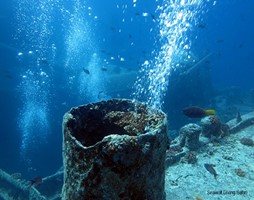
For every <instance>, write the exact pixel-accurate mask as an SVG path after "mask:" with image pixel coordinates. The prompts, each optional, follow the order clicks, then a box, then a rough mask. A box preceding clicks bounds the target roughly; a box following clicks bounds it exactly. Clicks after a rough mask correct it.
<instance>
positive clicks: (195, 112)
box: [183, 106, 215, 118]
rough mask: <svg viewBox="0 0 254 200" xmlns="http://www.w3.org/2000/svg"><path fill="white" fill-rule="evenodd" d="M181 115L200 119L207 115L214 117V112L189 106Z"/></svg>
mask: <svg viewBox="0 0 254 200" xmlns="http://www.w3.org/2000/svg"><path fill="white" fill-rule="evenodd" d="M183 114H185V115H186V116H187V117H190V118H202V117H205V116H208V115H215V110H205V109H203V108H200V107H197V106H191V107H187V108H184V109H183Z"/></svg>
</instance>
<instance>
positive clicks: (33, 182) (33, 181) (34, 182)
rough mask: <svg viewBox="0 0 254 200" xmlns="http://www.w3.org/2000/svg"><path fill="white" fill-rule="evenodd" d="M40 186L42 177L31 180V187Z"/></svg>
mask: <svg viewBox="0 0 254 200" xmlns="http://www.w3.org/2000/svg"><path fill="white" fill-rule="evenodd" d="M40 184H42V177H41V176H37V177H35V178H34V179H32V180H30V186H35V187H36V186H39V185H40Z"/></svg>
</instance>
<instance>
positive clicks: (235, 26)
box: [0, 0, 254, 179]
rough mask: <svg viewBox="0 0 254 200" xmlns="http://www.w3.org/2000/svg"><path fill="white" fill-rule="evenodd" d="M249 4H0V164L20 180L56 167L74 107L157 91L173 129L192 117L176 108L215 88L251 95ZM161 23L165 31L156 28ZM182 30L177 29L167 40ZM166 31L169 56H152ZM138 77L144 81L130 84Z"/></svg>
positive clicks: (48, 0)
mask: <svg viewBox="0 0 254 200" xmlns="http://www.w3.org/2000/svg"><path fill="white" fill-rule="evenodd" d="M173 2H179V3H182V4H184V3H185V2H187V3H190V4H191V3H193V5H190V8H188V9H187V10H184V9H182V10H181V9H180V10H177V9H175V10H174V8H172V7H170V8H168V6H170V5H171V4H172V3H173ZM195 2H196V3H195ZM167 8H168V10H167ZM253 8H254V2H252V1H250V0H242V1H240V0H231V1H229V0H227V1H213V0H210V1H203V2H202V4H201V3H200V5H199V1H184V0H183V1H170V0H168V1H166V0H164V1H163V0H151V1H145V0H137V1H134V0H133V1H123V0H120V1H117V2H116V1H102V0H87V1H79V0H74V1H68V0H66V1H64V0H56V1H52V0H44V1H42V0H40V1H36V2H35V1H32V0H12V1H7V0H2V1H1V2H0V26H1V32H0V55H1V57H0V84H1V85H0V93H1V101H0V102H1V104H0V106H1V115H0V116H1V117H0V126H1V131H0V158H1V159H0V168H1V169H4V170H5V171H7V172H9V173H14V172H21V173H22V174H23V176H24V177H26V178H27V179H30V178H32V177H35V176H38V175H40V176H46V175H49V174H51V173H53V172H55V171H56V170H57V169H58V168H60V166H61V165H62V117H63V115H64V113H65V112H67V111H68V110H69V109H70V108H71V107H73V106H78V105H80V104H85V103H89V102H95V101H100V100H106V99H110V98H136V97H137V98H138V99H139V100H142V101H145V102H146V101H147V102H153V101H150V100H151V99H149V98H150V97H151V96H152V97H151V98H152V100H153V93H152V95H151V94H149V91H151V90H150V89H151V88H155V90H157V91H159V94H158V93H156V94H154V95H159V98H158V99H159V103H158V102H157V103H155V105H156V106H158V105H160V108H161V109H162V110H163V111H165V112H166V113H168V118H169V128H170V129H172V130H176V129H179V128H180V127H181V126H183V125H184V124H186V123H188V122H189V121H188V119H186V118H185V117H184V116H183V115H182V113H181V109H182V108H183V107H186V106H188V105H200V106H202V107H211V106H212V107H213V106H216V102H215V99H216V97H218V93H219V92H218V91H221V90H224V89H225V90H226V89H228V88H231V89H232V88H236V90H237V91H240V93H247V94H248V95H249V94H251V90H253V89H254V80H253V74H254V68H253V62H254V61H253V56H252V55H253V51H254V50H253V45H254V38H253V35H254V29H253V26H252V24H253V19H254V14H253ZM164 10H166V11H167V12H166V11H165V12H166V13H167V14H169V13H171V10H172V13H174V12H175V13H176V14H178V17H179V19H180V18H181V17H182V16H183V15H184V14H186V13H185V12H187V15H186V19H185V18H184V20H183V21H182V22H181V23H182V24H183V25H184V23H186V26H183V25H179V24H178V23H180V22H178V21H177V22H176V25H179V26H176V29H174V24H173V22H172V24H170V23H169V22H170V18H169V19H168V20H169V21H168V22H167V24H166V23H165V24H163V21H162V20H163V19H164V20H165V19H167V18H166V17H167V16H166V17H165V16H164V17H165V18H163V17H162V16H161V13H163V12H164ZM173 11H174V12H173ZM178 11H179V13H177V12H178ZM169 16H170V15H169ZM164 26H166V28H168V29H167V31H169V32H166V33H164V32H163V31H165V30H164V29H163V27H164ZM171 27H172V29H171ZM179 27H180V28H184V30H183V33H182V34H180V32H173V35H174V34H175V35H176V34H179V37H175V36H170V34H171V32H170V31H171V30H173V29H174V30H175V31H178V30H179V29H177V28H179ZM185 29H187V30H185ZM163 34H166V35H167V36H168V35H169V36H170V37H169V38H167V36H166V37H164V38H162V37H161V35H163ZM172 37H173V39H174V38H175V40H176V42H175V43H170V44H171V45H173V44H174V45H175V47H174V48H173V50H174V51H175V52H173V54H172V56H178V55H179V57H178V58H177V59H175V60H176V61H175V60H173V61H171V57H169V58H168V57H167V56H168V54H167V55H164V54H162V55H160V56H158V55H159V52H160V51H161V50H162V46H163V45H164V44H167V42H168V39H172ZM175 40H173V41H175ZM171 42H172V41H171ZM185 46H186V48H185ZM181 48H183V52H181V51H180V50H182V49H181ZM167 50H168V51H169V49H167ZM178 50H179V51H178ZM181 53H182V54H181ZM169 54H170V53H169ZM170 55H171V54H170ZM155 58H156V59H155ZM164 58H166V59H165V60H166V61H163V59H164ZM202 58H205V59H204V60H202ZM167 59H169V60H170V62H169V61H168V60H167ZM174 61H175V62H176V63H173V62H174ZM198 61H201V63H200V64H198V65H197V66H195V64H196V63H198ZM145 63H149V66H148V67H147V68H145ZM150 63H151V64H150ZM160 63H162V64H163V65H162V66H160ZM171 63H172V65H173V66H174V67H173V68H171V67H170V64H171ZM156 67H157V68H156ZM160 67H161V68H160ZM191 67H194V68H193V70H192V69H191ZM155 68H156V69H158V73H159V72H161V71H162V70H163V69H165V74H163V76H162V79H163V78H165V81H163V84H162V86H163V88H162V89H161V88H159V89H161V90H158V88H156V87H155V86H161V85H160V83H157V82H156V81H155V82H154V80H155V79H156V77H154V76H152V75H151V73H150V72H151V70H153V69H154V70H155ZM142 69H143V70H142ZM147 69H148V70H149V71H148V72H147V71H146V70H147ZM188 69H191V70H190V73H189V74H188V76H185V75H184V73H185V72H188ZM196 69H197V70H196ZM155 71H156V70H155ZM139 74H141V75H139ZM149 75H151V76H150V77H149ZM164 76H165V77H164ZM137 77H141V78H142V80H141V82H140V85H139V86H138V87H136V88H135V82H136V80H137V79H138V78H137ZM148 79H149V81H148ZM163 80H164V79H163ZM164 82H165V84H164ZM151 84H155V85H151ZM149 86H151V88H150V87H149ZM140 87H141V88H140ZM142 88H143V90H142ZM137 90H138V92H139V91H140V90H142V92H140V96H135V94H133V93H138V92H137ZM234 91H235V90H234ZM146 94H149V95H150V96H149V95H148V96H149V98H147V96H146ZM237 94H239V93H237ZM160 95H161V96H160ZM253 95H254V94H253ZM253 98H254V97H253ZM156 100H157V98H156ZM219 112H220V110H219Z"/></svg>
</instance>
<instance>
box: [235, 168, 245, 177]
mask: <svg viewBox="0 0 254 200" xmlns="http://www.w3.org/2000/svg"><path fill="white" fill-rule="evenodd" d="M235 173H236V175H237V176H240V177H245V172H244V171H243V170H242V169H240V168H237V169H235Z"/></svg>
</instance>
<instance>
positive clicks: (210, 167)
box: [204, 163, 218, 179]
mask: <svg viewBox="0 0 254 200" xmlns="http://www.w3.org/2000/svg"><path fill="white" fill-rule="evenodd" d="M204 167H205V168H206V170H207V171H209V172H210V173H211V174H212V175H214V178H215V179H216V178H217V176H218V174H217V172H216V171H215V169H214V167H215V165H213V164H207V163H205V164H204Z"/></svg>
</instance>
